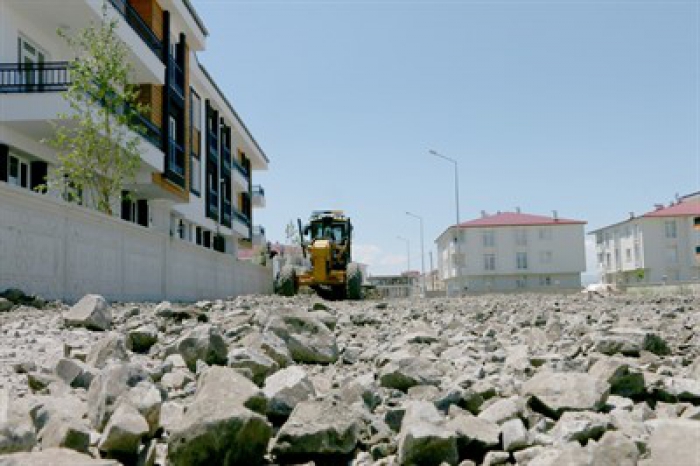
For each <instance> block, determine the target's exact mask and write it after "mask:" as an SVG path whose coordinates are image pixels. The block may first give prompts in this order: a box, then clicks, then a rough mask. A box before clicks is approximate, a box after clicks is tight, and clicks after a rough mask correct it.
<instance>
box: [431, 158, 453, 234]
mask: <svg viewBox="0 0 700 466" xmlns="http://www.w3.org/2000/svg"><path fill="white" fill-rule="evenodd" d="M428 153H430V154H431V155H434V156H435V157H440V158H441V159H443V160H447V161H448V162H452V164H454V166H455V210H456V213H457V223H456V225H459V173H458V170H457V161H456V160H455V159H453V158H450V157H447V156H446V155H442V154H440V153H439V152H437V151H434V150H432V149H431V150H429V151H428Z"/></svg>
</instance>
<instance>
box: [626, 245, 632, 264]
mask: <svg viewBox="0 0 700 466" xmlns="http://www.w3.org/2000/svg"><path fill="white" fill-rule="evenodd" d="M625 261H627V262H632V249H631V248H627V249H625Z"/></svg>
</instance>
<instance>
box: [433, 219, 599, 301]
mask: <svg viewBox="0 0 700 466" xmlns="http://www.w3.org/2000/svg"><path fill="white" fill-rule="evenodd" d="M584 225H585V222H583V221H579V220H569V219H563V218H559V217H558V215H556V213H555V215H554V216H553V217H546V216H541V215H531V214H524V213H521V212H519V211H517V212H505V213H501V212H499V213H497V214H495V215H487V214H486V213H482V218H479V219H475V220H471V221H468V222H464V223H461V224H459V225H454V226H451V227H449V228H447V229H446V230H445V231H444V232H443V233H442V234H441V235H440V236H439V237H438V238H437V240H436V241H435V242H436V245H437V250H438V271H439V274H440V279H441V280H442V281H443V282H444V284H445V287H446V291H447V293H448V294H459V293H464V292H467V293H472V292H473V293H486V292H504V291H505V292H508V291H522V292H527V291H546V290H555V289H576V288H579V287H580V286H581V273H582V272H583V271H585V270H586V258H585V245H584V231H583V228H584Z"/></svg>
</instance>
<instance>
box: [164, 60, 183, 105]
mask: <svg viewBox="0 0 700 466" xmlns="http://www.w3.org/2000/svg"><path fill="white" fill-rule="evenodd" d="M168 60H169V64H168V70H169V72H170V87H172V88H173V90H174V91H175V92H177V94H178V96H180V98H181V99H184V96H185V73H183V72H182V68H181V67H180V65H178V64H177V62H176V61H175V59H174V58H173V57H172V56H170V55H168Z"/></svg>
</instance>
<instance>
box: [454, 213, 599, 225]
mask: <svg viewBox="0 0 700 466" xmlns="http://www.w3.org/2000/svg"><path fill="white" fill-rule="evenodd" d="M585 223H586V222H584V221H581V220H570V219H567V218H557V219H555V218H552V217H546V216H544V215H532V214H521V213H517V212H502V213H498V214H495V215H489V216H487V217H482V218H478V219H476V220H470V221H468V222H463V223H460V224H459V227H460V228H483V227H514V226H537V225H542V226H544V225H584V224H585Z"/></svg>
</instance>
